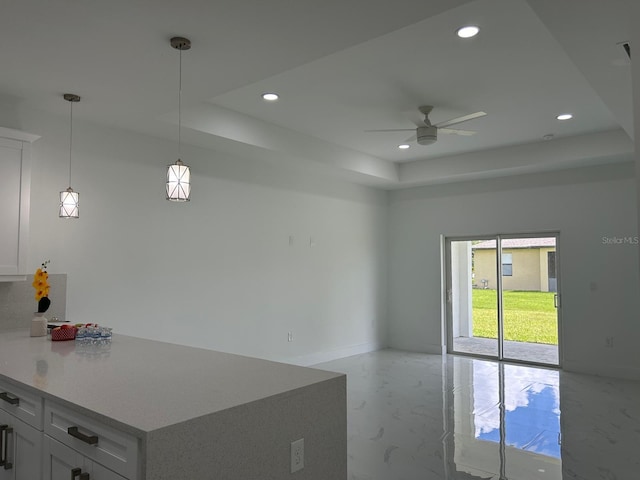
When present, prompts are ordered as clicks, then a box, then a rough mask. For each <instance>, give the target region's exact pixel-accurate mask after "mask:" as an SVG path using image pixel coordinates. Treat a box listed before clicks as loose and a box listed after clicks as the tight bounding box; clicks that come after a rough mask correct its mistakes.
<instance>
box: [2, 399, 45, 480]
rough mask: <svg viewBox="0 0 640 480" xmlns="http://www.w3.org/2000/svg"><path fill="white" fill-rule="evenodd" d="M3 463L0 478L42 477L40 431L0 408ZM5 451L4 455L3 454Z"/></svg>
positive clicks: (22, 478) (36, 478)
mask: <svg viewBox="0 0 640 480" xmlns="http://www.w3.org/2000/svg"><path fill="white" fill-rule="evenodd" d="M0 427H4V428H3V430H4V431H3V432H2V433H1V437H0V438H1V440H0V441H1V442H2V451H1V452H0V456H1V457H2V460H4V465H2V466H0V480H40V479H41V478H42V464H41V462H40V458H41V456H42V432H40V431H38V430H36V429H35V428H33V427H31V426H29V425H27V424H26V423H24V422H22V421H21V420H18V419H17V418H15V417H14V416H13V415H10V414H8V413H7V412H4V411H2V410H0ZM5 451H6V456H5Z"/></svg>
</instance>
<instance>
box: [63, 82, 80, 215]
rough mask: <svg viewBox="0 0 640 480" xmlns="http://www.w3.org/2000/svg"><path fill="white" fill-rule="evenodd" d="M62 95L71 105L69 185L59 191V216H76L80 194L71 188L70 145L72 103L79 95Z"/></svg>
mask: <svg viewBox="0 0 640 480" xmlns="http://www.w3.org/2000/svg"><path fill="white" fill-rule="evenodd" d="M63 97H64V99H65V100H66V101H68V102H69V105H70V106H71V115H70V120H69V187H68V188H67V189H66V190H63V191H62V192H60V213H59V217H60V218H78V217H79V216H80V211H79V210H78V206H79V205H78V201H79V200H80V194H79V193H78V192H74V191H73V188H71V147H72V145H73V104H74V103H76V102H79V101H80V97H79V96H78V95H74V94H73V93H65V94H64V95H63Z"/></svg>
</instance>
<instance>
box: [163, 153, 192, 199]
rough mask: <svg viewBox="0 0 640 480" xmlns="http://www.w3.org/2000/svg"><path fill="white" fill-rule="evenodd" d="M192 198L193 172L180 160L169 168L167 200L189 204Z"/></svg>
mask: <svg viewBox="0 0 640 480" xmlns="http://www.w3.org/2000/svg"><path fill="white" fill-rule="evenodd" d="M190 196H191V172H190V170H189V167H188V166H187V165H185V164H184V163H182V160H178V161H177V162H176V163H174V164H173V165H169V166H168V167H167V200H170V201H172V202H188V201H189V200H190Z"/></svg>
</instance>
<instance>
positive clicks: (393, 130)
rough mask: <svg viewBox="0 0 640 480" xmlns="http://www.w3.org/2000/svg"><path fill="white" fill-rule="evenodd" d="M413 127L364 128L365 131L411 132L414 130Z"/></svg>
mask: <svg viewBox="0 0 640 480" xmlns="http://www.w3.org/2000/svg"><path fill="white" fill-rule="evenodd" d="M414 130H415V128H391V129H386V130H365V132H369V133H371V132H374V133H376V132H412V131H414Z"/></svg>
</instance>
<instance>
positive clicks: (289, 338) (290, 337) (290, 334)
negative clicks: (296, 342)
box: [287, 332, 293, 342]
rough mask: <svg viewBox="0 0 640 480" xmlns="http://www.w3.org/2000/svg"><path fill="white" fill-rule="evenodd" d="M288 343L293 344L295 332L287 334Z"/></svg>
mask: <svg viewBox="0 0 640 480" xmlns="http://www.w3.org/2000/svg"><path fill="white" fill-rule="evenodd" d="M287 342H293V332H289V333H287Z"/></svg>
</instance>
